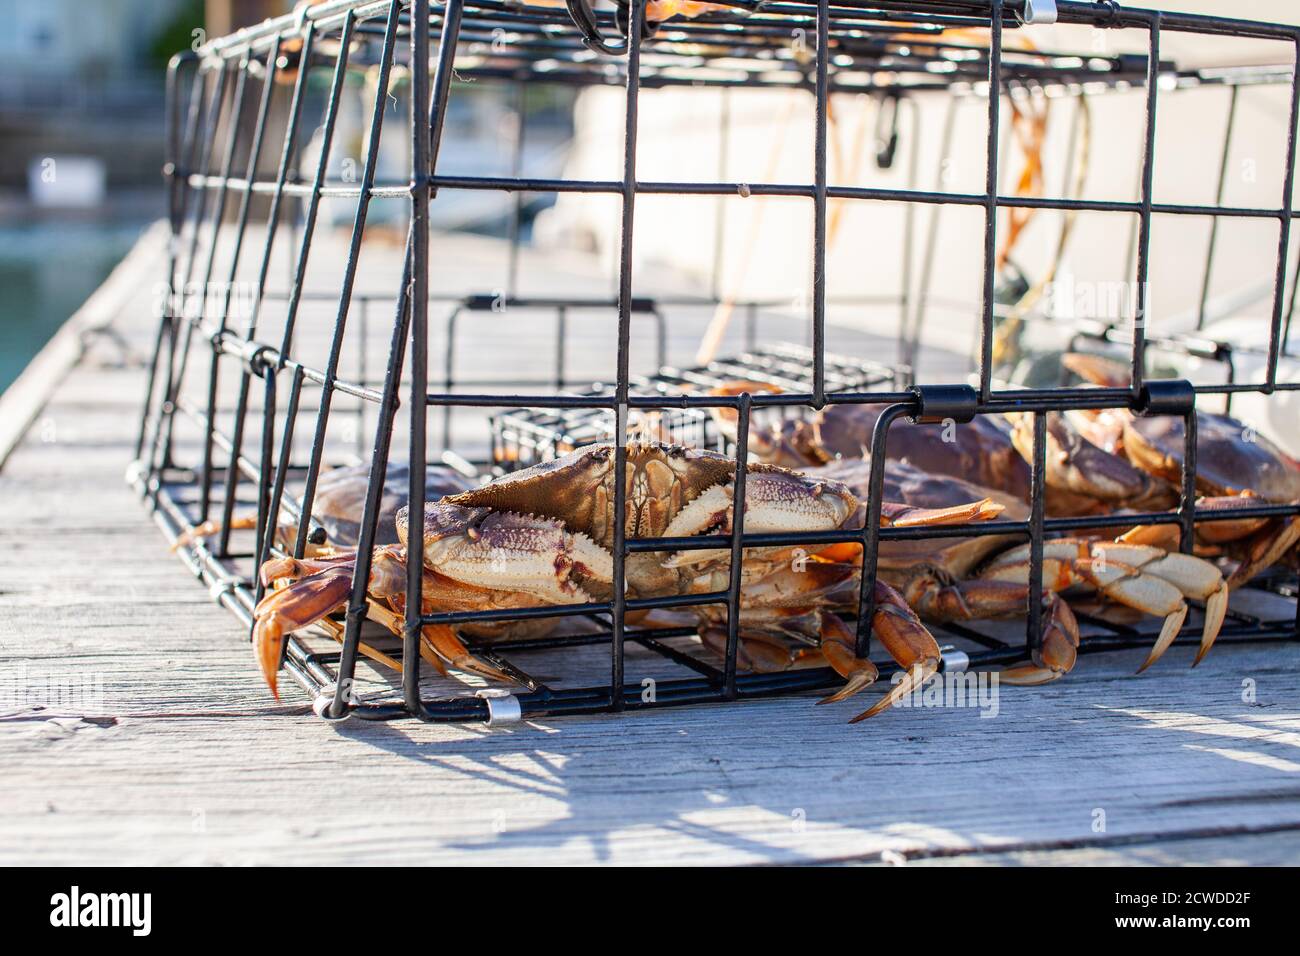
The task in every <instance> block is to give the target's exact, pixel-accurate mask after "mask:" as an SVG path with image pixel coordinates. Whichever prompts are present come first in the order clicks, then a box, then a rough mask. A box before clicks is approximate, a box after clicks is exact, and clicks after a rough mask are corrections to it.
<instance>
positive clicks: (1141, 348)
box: [1130, 13, 1161, 399]
mask: <svg viewBox="0 0 1300 956" xmlns="http://www.w3.org/2000/svg"><path fill="white" fill-rule="evenodd" d="M1160 16H1161V15H1160V14H1159V13H1155V14H1152V16H1151V21H1150V25H1149V34H1148V36H1149V45H1148V47H1147V49H1148V54H1147V99H1146V135H1145V139H1144V142H1143V145H1142V174H1141V179H1140V182H1141V187H1140V189H1141V193H1140V202H1141V204H1142V211H1141V212H1140V213H1139V214H1138V217H1139V218H1138V244H1137V275H1136V276H1135V277H1134V282H1135V283H1136V284H1135V286H1134V289H1133V301H1134V311H1133V362H1132V370H1131V373H1130V375H1131V378H1130V388H1131V389H1132V391H1133V397H1134V398H1135V399H1136V398H1138V397H1139V396H1140V395H1141V394H1142V384H1143V379H1144V378H1145V377H1146V358H1145V356H1146V325H1147V321H1148V318H1149V316H1148V315H1147V310H1148V305H1149V303H1148V301H1147V300H1148V295H1147V283H1148V281H1149V279H1150V271H1151V187H1152V177H1153V176H1154V173H1155V159H1156V102H1157V99H1158V95H1159V88H1160V22H1161V21H1160Z"/></svg>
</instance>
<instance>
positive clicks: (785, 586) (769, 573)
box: [254, 443, 1000, 719]
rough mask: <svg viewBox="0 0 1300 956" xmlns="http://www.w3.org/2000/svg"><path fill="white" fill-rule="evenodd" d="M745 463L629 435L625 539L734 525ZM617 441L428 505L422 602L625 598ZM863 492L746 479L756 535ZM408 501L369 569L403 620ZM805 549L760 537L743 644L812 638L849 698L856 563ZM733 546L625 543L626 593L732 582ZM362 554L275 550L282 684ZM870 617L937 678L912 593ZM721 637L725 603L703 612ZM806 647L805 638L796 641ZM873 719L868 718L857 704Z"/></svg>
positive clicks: (762, 473) (271, 634) (844, 517)
mask: <svg viewBox="0 0 1300 956" xmlns="http://www.w3.org/2000/svg"><path fill="white" fill-rule="evenodd" d="M735 469H736V464H735V462H734V461H732V460H731V459H730V458H727V457H725V456H723V455H719V454H715V453H712V452H706V451H699V450H694V449H688V448H682V447H678V446H673V445H663V444H658V443H645V444H630V445H628V446H627V470H626V480H627V485H626V514H625V529H626V535H627V537H628V538H657V537H683V536H693V535H701V534H727V533H730V532H731V530H732V497H733V490H734V489H733V479H734V476H735ZM614 477H615V448H614V446H613V445H608V444H606V445H592V446H588V447H586V448H582V449H579V450H578V451H576V452H574V453H572V454H569V455H566V456H564V457H563V458H558V459H555V460H554V461H550V462H546V463H544V464H541V465H536V466H534V467H532V468H528V469H526V470H524V471H519V472H515V473H513V474H510V475H507V476H505V477H502V478H500V479H498V480H496V481H492V482H490V483H488V484H486V485H483V486H482V487H480V488H476V489H474V490H472V491H468V492H464V493H461V494H456V495H451V496H448V497H445V498H443V499H442V500H440V501H437V502H431V503H429V504H428V505H426V507H425V511H424V515H423V516H422V521H421V522H420V524H419V525H418V527H419V529H420V533H419V538H418V540H419V542H420V552H421V559H422V561H423V565H424V573H423V582H424V587H423V594H422V604H423V611H424V612H425V613H431V612H434V611H455V610H462V609H464V610H470V609H473V610H483V609H505V608H515V607H526V606H538V605H541V606H545V605H564V604H585V603H588V602H599V601H607V600H609V599H610V598H611V596H612V590H613V589H612V584H613V556H612V554H611V551H610V549H611V548H612V546H613V543H614V533H615V528H614V525H615V522H614V514H613V506H614V501H615V487H614ZM998 510H1000V509H998V508H997V507H996V506H995V505H993V503H992V502H989V501H987V500H982V501H972V502H962V503H959V504H958V505H957V506H955V507H945V508H941V509H923V508H915V507H912V506H909V505H905V504H887V505H885V506H884V508H883V518H882V521H885V522H888V523H891V524H895V525H900V526H907V525H918V524H943V523H953V522H964V521H969V520H979V519H981V518H987V517H992V516H993V515H994V514H996V513H997V511H998ZM857 512H858V501H857V499H856V498H855V497H854V496H853V494H852V493H851V492H850V491H849V490H848V489H847V488H846V487H845V486H844V485H842V484H840V483H838V482H836V481H832V480H829V479H827V478H814V477H808V476H805V475H802V474H799V473H797V472H792V471H788V470H786V469H784V468H779V467H776V466H772V465H761V464H760V465H750V466H749V467H748V468H747V473H746V485H745V530H746V531H747V532H750V533H764V532H792V531H833V530H838V529H842V528H847V527H850V522H851V521H852V520H853V518H854V516H855V515H856V514H857ZM409 519H410V516H409V515H408V514H407V513H406V511H405V510H403V511H399V512H398V514H397V516H396V529H397V534H398V538H399V543H398V544H397V545H389V546H386V547H383V548H378V549H376V551H375V554H374V560H373V562H372V569H371V574H370V581H369V593H370V598H371V602H372V605H373V606H375V607H377V608H380V609H386V613H385V611H384V610H381V611H380V612H379V613H378V614H376V616H377V617H379V619H381V620H385V621H386V623H388V624H389V626H390V627H392V628H393V629H394V630H395V631H399V632H400V630H401V617H400V613H399V612H400V611H401V610H402V609H403V604H404V599H405V561H406V559H407V554H408V549H409V548H411V547H412V546H413V544H414V542H415V540H416V538H415V536H414V535H413V534H412V530H413V525H412V523H411V522H410V520H409ZM793 552H794V549H792V548H748V549H746V550H745V554H744V565H743V567H742V577H741V587H742V600H741V615H740V620H739V622H738V626H739V629H740V632H741V641H742V647H743V648H744V651H743V655H742V656H741V657H740V658H738V659H739V660H741V661H742V662H744V663H748V664H749V666H752V667H756V668H759V669H780V668H782V667H785V666H794V665H796V664H798V663H800V662H801V661H802V660H803V659H804V657H806V654H807V653H808V652H809V651H815V652H817V653H820V654H821V656H822V657H823V658H824V659H825V660H826V661H827V662H828V663H829V664H830V665H831V666H832V667H833V668H835V670H836V671H837V672H839V673H840V674H841V675H842V676H843V677H844V678H845V679H846V681H847V684H846V686H845V687H844V688H843V689H842V690H841V691H839V692H838V693H836V694H834V695H832V697H830V698H828V700H842V699H844V698H845V697H847V696H849V695H851V694H854V693H856V692H857V691H859V690H861V689H862V688H863V687H866V686H867V685H869V684H870V683H871V682H872V681H873V680H875V678H876V677H877V670H876V668H875V666H874V665H873V664H872V663H871V662H870V661H868V660H864V659H859V658H857V657H856V655H855V653H854V641H853V636H852V634H851V633H850V632H849V630H848V629H847V628H846V627H845V626H844V625H843V624H842V622H840V621H839V620H838V619H837V618H834V616H833V615H831V614H830V613H829V612H824V611H820V610H819V609H820V607H821V605H822V603H824V600H825V596H826V595H827V594H828V593H829V592H830V591H831V590H832V589H834V588H835V587H837V586H841V585H843V584H844V582H845V580H846V579H848V578H849V577H851V576H852V575H853V574H854V573H855V571H856V569H855V568H854V567H853V566H852V565H845V564H842V563H837V562H834V561H828V560H823V559H821V558H820V557H819V556H817V555H813V556H811V557H808V558H807V563H806V565H804V564H801V566H800V567H799V569H798V570H796V569H795V567H794V566H793V563H792V560H791V559H792V555H793ZM729 564H730V551H729V550H719V549H705V550H694V551H683V552H678V553H674V554H671V555H669V556H668V557H667V558H665V557H664V556H662V554H657V553H654V552H634V553H631V554H629V555H628V556H627V559H626V563H625V578H626V582H627V589H628V596H629V597H633V598H636V597H654V596H664V595H678V594H694V593H709V592H714V591H717V590H719V588H720V587H721V588H725V586H726V585H725V582H726V578H727V576H728V573H729ZM354 566H355V565H354V564H353V563H352V560H350V559H349V558H347V557H340V558H327V559H322V560H315V561H312V560H307V561H292V560H278V561H272V562H268V563H267V565H265V566H263V568H262V577H263V579H264V580H265V581H266V582H267V583H268V584H273V583H276V582H279V581H281V580H282V579H288V580H290V581H291V583H289V584H288V585H287V586H286V587H284V588H282V589H281V590H278V591H275V592H274V593H272V594H270V595H268V597H267V598H265V599H264V600H263V601H262V602H261V603H260V604H259V605H258V606H257V608H256V611H255V617H256V624H255V626H254V648H255V652H256V655H257V659H258V661H259V664H260V665H261V668H262V672H263V675H264V676H265V677H266V680H267V682H268V683H269V684H270V685H271V688H272V690H273V691H274V689H275V672H276V669H277V668H278V667H279V663H280V655H281V649H282V647H283V643H284V639H285V636H286V634H287V633H288V632H289V631H292V630H294V629H296V628H299V627H304V626H306V625H308V624H310V623H312V622H313V621H315V620H319V619H320V618H321V617H323V616H324V615H326V614H329V613H330V612H331V611H332V610H334V609H335V608H337V607H338V606H339V605H340V604H342V603H343V602H344V601H345V600H346V599H347V596H348V593H349V590H350V581H351V575H352V570H353V568H354ZM876 607H877V610H876V613H875V616H874V618H873V620H872V625H873V628H874V630H875V633H876V635H877V637H878V638H879V639H880V641H881V643H882V644H883V645H884V647H885V648H886V649H887V650H888V651H889V653H890V654H891V655H892V656H893V657H894V659H895V660H897V661H898V662H899V664H901V665H902V666H903V667H904V668H906V669H908V670H909V671H912V669H913V668H916V674H917V675H921V676H924V677H928V676H929V674H931V673H933V672H934V671H935V670H936V669H937V667H938V663H939V648H938V645H937V644H936V643H935V641H934V638H933V637H931V636H930V634H929V632H928V631H927V630H926V629H925V627H924V626H923V625H922V624H921V623H920V620H919V619H918V618H917V616H916V615H915V614H914V613H913V612H912V610H911V609H910V608H909V607H908V606H907V604H906V603H905V602H904V600H903V599H902V597H901V596H900V595H899V594H898V593H897V592H896V591H894V590H893V589H892V588H891V587H889V585H888V584H886V583H884V582H881V583H880V584H879V586H878V587H877V590H876ZM701 618H702V626H703V631H704V633H705V636H706V640H707V639H708V637H709V635H710V633H712V634H714V635H716V629H717V619H716V615H715V614H713V613H712V612H710V611H707V610H706V611H703V612H701ZM801 640H802V642H803V644H802V646H801V647H799V648H796V649H789V648H792V647H794V645H795V644H797V643H798V642H799V641H801ZM910 686H911V685H910V683H909V682H904V683H903V684H900V685H898V686H896V687H895V688H894V689H893V690H892V691H891V692H890V693H889V694H888V695H886V696H885V697H883V698H882V699H881V700H880V701H879V702H878V703H877V704H876V705H875V706H874V707H872V708H871V709H870V710H868V711H867V712H866V713H865V714H863V715H861V716H863V717H865V716H870V715H872V714H875V713H878V712H880V711H881V710H883V709H885V708H886V707H888V706H889V705H890V704H891V703H893V702H894V701H895V700H897V699H898V698H899V697H900V696H901V695H902V694H905V693H906V692H907V691H908V690H909V689H910ZM859 719H860V718H859Z"/></svg>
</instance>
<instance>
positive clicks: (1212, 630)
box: [981, 538, 1228, 673]
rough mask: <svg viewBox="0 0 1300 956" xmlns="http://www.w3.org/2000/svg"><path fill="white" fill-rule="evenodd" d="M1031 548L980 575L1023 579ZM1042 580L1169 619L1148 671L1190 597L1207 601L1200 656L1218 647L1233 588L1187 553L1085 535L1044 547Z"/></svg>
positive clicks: (1012, 553) (1011, 554)
mask: <svg viewBox="0 0 1300 956" xmlns="http://www.w3.org/2000/svg"><path fill="white" fill-rule="evenodd" d="M1027 553H1028V546H1022V547H1020V548H1015V549H1013V550H1011V551H1009V552H1007V553H1006V554H1004V555H1002V556H1001V557H1000V558H998V559H997V560H996V561H995V562H994V563H993V564H992V565H991V566H990V567H988V568H987V569H985V571H984V572H983V574H982V575H981V577H983V578H986V579H991V580H1000V581H1015V582H1023V581H1025V580H1026V579H1027V577H1028V574H1029V561H1028V558H1027ZM1043 578H1044V582H1045V584H1046V586H1047V588H1048V589H1049V590H1050V591H1052V592H1054V593H1055V592H1058V591H1064V590H1066V589H1068V588H1070V587H1074V586H1076V585H1082V586H1086V587H1090V588H1092V589H1094V590H1096V591H1097V592H1098V593H1100V594H1101V595H1102V596H1104V597H1106V598H1109V599H1110V600H1113V601H1116V602H1118V603H1120V604H1124V605H1126V606H1128V607H1132V608H1135V609H1137V610H1140V611H1144V612H1146V613H1147V614H1155V615H1158V616H1162V617H1164V618H1165V622H1164V625H1163V626H1162V628H1161V630H1160V635H1159V637H1157V639H1156V642H1155V644H1154V646H1153V647H1152V648H1151V653H1150V654H1149V655H1148V656H1147V659H1146V661H1145V662H1144V663H1143V664H1142V666H1141V667H1140V668H1139V669H1138V673H1141V672H1142V671H1144V670H1146V669H1147V668H1148V667H1150V666H1151V665H1152V664H1154V663H1155V662H1156V661H1157V660H1159V659H1160V656H1161V655H1162V654H1164V652H1165V651H1166V650H1167V649H1168V648H1169V645H1170V644H1172V643H1173V640H1174V638H1175V637H1177V636H1178V631H1179V629H1181V628H1182V626H1183V622H1184V621H1185V620H1186V619H1187V602H1186V601H1185V600H1184V598H1185V597H1190V598H1195V599H1198V600H1203V601H1205V627H1204V629H1203V630H1202V633H1201V648H1200V652H1199V654H1198V656H1197V660H1198V661H1199V660H1200V658H1202V657H1204V656H1205V654H1206V653H1208V652H1209V649H1210V648H1211V647H1212V646H1213V645H1214V640H1215V638H1216V637H1217V636H1218V634H1219V629H1220V628H1221V627H1222V625H1223V619H1224V615H1225V614H1226V612H1227V608H1228V589H1227V585H1226V584H1225V583H1224V581H1223V578H1222V576H1221V575H1220V574H1219V572H1218V569H1217V568H1215V567H1214V565H1212V564H1210V563H1209V562H1208V561H1204V560H1202V559H1201V558H1197V557H1194V556H1193V555H1188V554H1179V553H1176V552H1170V551H1164V550H1162V549H1160V548H1153V547H1148V546H1145V545H1134V544H1127V543H1122V542H1097V541H1087V540H1080V539H1066V538H1062V539H1058V540H1055V541H1049V542H1047V543H1046V544H1045V545H1044V548H1043Z"/></svg>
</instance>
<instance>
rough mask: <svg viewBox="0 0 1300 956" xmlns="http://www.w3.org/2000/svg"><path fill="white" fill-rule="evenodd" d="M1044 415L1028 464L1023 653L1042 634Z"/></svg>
mask: <svg viewBox="0 0 1300 956" xmlns="http://www.w3.org/2000/svg"><path fill="white" fill-rule="evenodd" d="M1048 414H1050V413H1047V412H1034V444H1033V460H1032V461H1031V462H1030V463H1029V592H1028V595H1027V597H1026V602H1027V610H1028V614H1027V616H1026V618H1025V650H1026V652H1028V653H1030V654H1032V653H1033V652H1034V651H1035V650H1037V649H1038V645H1039V642H1040V641H1041V640H1042V633H1043V537H1044V534H1043V522H1044V512H1045V499H1046V497H1047V416H1048Z"/></svg>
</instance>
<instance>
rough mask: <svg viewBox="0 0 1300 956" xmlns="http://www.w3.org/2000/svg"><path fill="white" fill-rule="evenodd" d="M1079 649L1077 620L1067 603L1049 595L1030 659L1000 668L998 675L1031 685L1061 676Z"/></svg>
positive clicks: (1009, 680)
mask: <svg viewBox="0 0 1300 956" xmlns="http://www.w3.org/2000/svg"><path fill="white" fill-rule="evenodd" d="M1078 651H1079V623H1078V621H1076V620H1075V618H1074V612H1073V611H1071V610H1070V605H1068V604H1066V603H1065V601H1063V600H1062V599H1061V598H1060V597H1058V596H1056V595H1053V596H1052V599H1051V603H1050V604H1049V605H1048V610H1047V621H1046V623H1045V624H1044V625H1043V632H1042V634H1041V635H1040V636H1039V640H1038V646H1037V647H1035V648H1034V651H1033V655H1032V659H1031V660H1030V661H1027V662H1026V663H1024V664H1014V665H1012V666H1011V667H1008V668H1006V669H1005V670H1003V671H1002V672H1001V673H1000V674H999V675H998V678H999V679H1000V680H1002V681H1005V682H1006V683H1008V684H1015V685H1018V686H1022V687H1033V686H1037V685H1039V684H1047V683H1050V682H1051V681H1054V680H1056V679H1057V678H1058V677H1064V676H1065V675H1066V674H1068V673H1070V671H1071V670H1072V669H1073V668H1074V662H1075V660H1076V658H1077V656H1078Z"/></svg>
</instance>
